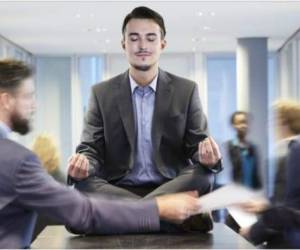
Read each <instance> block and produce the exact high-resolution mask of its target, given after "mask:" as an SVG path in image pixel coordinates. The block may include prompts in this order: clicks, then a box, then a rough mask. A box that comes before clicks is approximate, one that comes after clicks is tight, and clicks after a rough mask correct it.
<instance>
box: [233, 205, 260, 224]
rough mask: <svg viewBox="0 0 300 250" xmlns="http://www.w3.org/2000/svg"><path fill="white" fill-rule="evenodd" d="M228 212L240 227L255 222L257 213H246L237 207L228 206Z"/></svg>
mask: <svg viewBox="0 0 300 250" xmlns="http://www.w3.org/2000/svg"><path fill="white" fill-rule="evenodd" d="M228 212H229V213H230V215H231V216H232V218H233V219H234V220H235V221H236V223H237V224H239V226H240V227H242V228H245V227H250V226H252V225H253V224H254V223H255V222H257V215H256V214H253V213H247V212H245V211H244V210H242V209H241V208H239V207H234V206H233V207H228Z"/></svg>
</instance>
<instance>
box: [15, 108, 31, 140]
mask: <svg viewBox="0 0 300 250" xmlns="http://www.w3.org/2000/svg"><path fill="white" fill-rule="evenodd" d="M11 126H12V127H11V129H12V131H14V132H17V133H19V134H21V135H26V134H27V133H28V132H29V131H30V129H31V127H30V121H29V120H28V119H24V118H21V117H20V115H19V114H18V113H17V112H14V113H13V114H12V116H11Z"/></svg>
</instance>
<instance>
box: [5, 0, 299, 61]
mask: <svg viewBox="0 0 300 250" xmlns="http://www.w3.org/2000/svg"><path fill="white" fill-rule="evenodd" d="M141 5H145V6H148V7H150V8H153V9H154V10H156V11H158V12H159V13H161V14H162V16H163V17H164V19H165V22H166V28H167V37H166V38H167V41H168V48H167V51H169V52H192V51H193V50H197V51H204V52H227V51H234V50H235V48H236V39H237V38H239V37H268V38H269V49H270V50H276V49H278V48H279V47H280V46H281V45H282V44H283V43H284V41H285V40H286V39H287V38H288V37H289V36H291V35H292V34H293V33H294V32H295V31H296V30H297V29H298V28H299V27H300V2H298V1H273V2H266V1H264V2H258V1H252V2H247V1H230V2H229V1H219V2H212V1H210V2H207V1H206V2H204V1H201V2H200V1H197V2H187V1H180V2H179V1H175V2H174V1H173V2H172V1H168V2H166V1H164V2H160V1H139V2H138V1H122V2H115V1H114V2H111V1H110V2H100V1H98V2H95V1H94V2H41V1H28V2H27V1H22V2H11V1H10V2H0V34H1V35H2V36H4V37H6V38H8V39H9V40H11V41H13V42H15V43H16V44H18V45H20V46H22V47H23V48H25V49H26V50H28V51H30V52H32V53H34V54H55V55H59V54H94V53H102V52H107V53H115V52H121V46H120V40H121V25H122V22H123V18H124V17H125V15H126V14H127V13H129V12H130V11H131V10H132V9H133V8H134V7H137V6H141ZM199 12H201V13H202V16H199V14H198V13H199ZM97 31H98V32H97Z"/></svg>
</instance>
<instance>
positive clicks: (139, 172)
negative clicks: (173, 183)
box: [118, 75, 165, 186]
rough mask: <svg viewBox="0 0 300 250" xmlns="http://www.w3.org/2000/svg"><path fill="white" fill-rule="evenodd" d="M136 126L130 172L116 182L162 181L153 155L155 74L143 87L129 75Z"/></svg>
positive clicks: (146, 182)
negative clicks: (134, 150) (134, 149)
mask: <svg viewBox="0 0 300 250" xmlns="http://www.w3.org/2000/svg"><path fill="white" fill-rule="evenodd" d="M129 78H130V86H131V93H132V103H133V111H134V120H135V128H136V131H135V133H136V135H137V136H136V152H135V156H134V164H133V168H132V169H131V171H130V173H129V174H128V175H126V176H125V177H124V178H123V179H122V180H120V181H119V182H118V184H122V185H134V186H137V185H152V184H161V183H163V182H164V179H165V178H164V177H163V176H162V175H161V174H160V173H159V171H158V169H157V167H156V164H155V161H154V155H153V145H152V133H151V131H152V118H153V110H154V103H155V92H156V85H157V76H156V77H155V78H154V79H153V81H152V82H151V83H150V84H148V85H147V86H145V87H142V86H139V85H138V84H137V83H136V82H135V81H134V79H133V78H132V77H131V76H130V75H129Z"/></svg>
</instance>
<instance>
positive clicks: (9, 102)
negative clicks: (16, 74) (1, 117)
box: [0, 92, 14, 110]
mask: <svg viewBox="0 0 300 250" xmlns="http://www.w3.org/2000/svg"><path fill="white" fill-rule="evenodd" d="M0 104H1V106H2V107H3V108H4V109H5V110H11V108H12V106H13V104H14V98H13V97H12V96H11V95H10V94H9V93H7V92H0Z"/></svg>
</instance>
